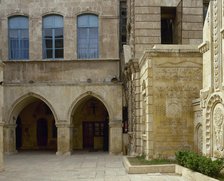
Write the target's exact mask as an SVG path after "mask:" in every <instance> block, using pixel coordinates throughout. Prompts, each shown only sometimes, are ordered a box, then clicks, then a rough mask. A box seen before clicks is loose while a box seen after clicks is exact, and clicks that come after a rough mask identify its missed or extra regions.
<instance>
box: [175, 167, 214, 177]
mask: <svg viewBox="0 0 224 181" xmlns="http://www.w3.org/2000/svg"><path fill="white" fill-rule="evenodd" d="M175 173H177V174H180V175H182V177H184V178H185V179H187V180H190V181H202V180H203V181H218V180H217V179H214V178H211V177H208V176H206V175H203V174H201V173H198V172H194V171H192V170H190V169H188V168H185V167H182V166H180V165H176V167H175Z"/></svg>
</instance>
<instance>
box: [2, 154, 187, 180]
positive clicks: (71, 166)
mask: <svg viewBox="0 0 224 181" xmlns="http://www.w3.org/2000/svg"><path fill="white" fill-rule="evenodd" d="M76 180H80V181H147V180H148V181H184V179H183V178H181V177H179V176H175V175H161V174H158V173H157V174H132V175H130V174H127V173H126V172H125V169H124V167H123V165H122V156H113V155H109V154H107V153H102V152H90V153H87V152H77V153H74V154H73V155H72V156H56V155H55V154H54V153H51V152H22V153H18V154H16V155H11V156H6V158H5V172H2V173H0V181H76Z"/></svg>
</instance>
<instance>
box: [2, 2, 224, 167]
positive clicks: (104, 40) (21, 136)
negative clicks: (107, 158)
mask: <svg viewBox="0 0 224 181" xmlns="http://www.w3.org/2000/svg"><path fill="white" fill-rule="evenodd" d="M222 8H223V2H221V1H218V0H214V1H211V2H210V5H209V1H207V0H172V1H170V0H163V1H162V0H161V1H158V0H156V1H154V0H153V1H148V0H138V1H137V0H117V1H114V0H99V1H97V2H95V1H94V2H93V1H89V0H84V1H79V0H73V1H70V0H64V1H54V2H48V1H43V0H40V1H34V0H31V1H26V0H21V1H19V2H15V1H11V0H1V1H0V42H1V43H0V50H1V51H0V55H1V56H0V60H1V63H0V97H1V99H0V106H1V107H2V109H0V144H1V145H2V146H0V152H1V155H0V162H2V164H1V165H3V153H5V154H14V153H16V152H18V151H20V150H55V152H56V153H57V154H58V155H70V154H72V152H73V151H75V150H88V151H98V150H99V151H107V152H109V153H112V154H121V153H123V154H129V155H145V156H146V158H147V159H152V158H173V157H174V153H175V152H176V151H177V150H182V149H190V150H194V151H196V152H198V153H203V154H205V155H207V156H211V157H220V156H222V154H223V153H222V152H223V149H222V147H223V145H224V144H223V143H224V142H223V128H222V127H223V115H224V113H223V101H222V100H223V98H222V96H223V95H222V84H223V83H222V81H223V78H222V76H223V75H222V72H223V71H222V48H221V47H222V43H223V40H222V38H223V35H222V34H223V32H224V31H223V27H222V25H221V23H220V22H222V21H223V16H222V11H223V9H222ZM207 11H208V13H206V12H207ZM206 14H207V16H206ZM203 27H204V29H203ZM212 37H213V38H212ZM3 130H4V131H3ZM3 148H4V149H3Z"/></svg>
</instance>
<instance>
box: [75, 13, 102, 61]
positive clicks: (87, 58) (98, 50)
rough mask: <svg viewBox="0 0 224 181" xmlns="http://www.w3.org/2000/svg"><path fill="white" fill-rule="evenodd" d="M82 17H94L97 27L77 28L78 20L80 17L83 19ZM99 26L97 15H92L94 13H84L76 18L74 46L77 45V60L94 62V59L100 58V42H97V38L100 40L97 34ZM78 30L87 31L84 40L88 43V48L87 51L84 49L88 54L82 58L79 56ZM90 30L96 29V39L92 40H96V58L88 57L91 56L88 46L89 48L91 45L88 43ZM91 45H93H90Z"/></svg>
mask: <svg viewBox="0 0 224 181" xmlns="http://www.w3.org/2000/svg"><path fill="white" fill-rule="evenodd" d="M84 16H87V17H88V18H89V17H96V18H97V26H95V27H94V26H86V27H85V26H79V18H81V17H84ZM99 25H100V23H99V15H97V14H94V13H84V14H80V15H78V16H77V41H76V43H77V44H76V45H77V59H79V60H91V59H92V60H94V59H99V56H100V41H99V38H100V36H99V35H100V33H99V30H100V28H99ZM80 29H86V30H87V31H88V38H87V39H86V40H87V41H88V48H87V49H85V50H88V52H87V53H88V54H87V56H86V57H82V56H81V55H80V54H81V53H80V51H81V49H80V44H79V41H80V38H79V37H80V36H79V30H80ZM91 29H96V30H97V37H96V38H94V39H96V40H97V44H96V56H95V57H91V56H90V55H91V53H90V49H91V48H90V46H91V44H90V43H89V41H90V30H91ZM92 45H93V44H92ZM82 49H83V48H82Z"/></svg>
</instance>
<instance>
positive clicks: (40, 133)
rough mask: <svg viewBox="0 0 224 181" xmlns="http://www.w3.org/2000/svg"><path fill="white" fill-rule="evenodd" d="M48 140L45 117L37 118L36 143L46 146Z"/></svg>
mask: <svg viewBox="0 0 224 181" xmlns="http://www.w3.org/2000/svg"><path fill="white" fill-rule="evenodd" d="M47 141H48V125H47V120H46V119H39V120H38V121H37V145H38V146H39V147H46V146H47Z"/></svg>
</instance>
